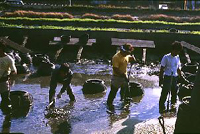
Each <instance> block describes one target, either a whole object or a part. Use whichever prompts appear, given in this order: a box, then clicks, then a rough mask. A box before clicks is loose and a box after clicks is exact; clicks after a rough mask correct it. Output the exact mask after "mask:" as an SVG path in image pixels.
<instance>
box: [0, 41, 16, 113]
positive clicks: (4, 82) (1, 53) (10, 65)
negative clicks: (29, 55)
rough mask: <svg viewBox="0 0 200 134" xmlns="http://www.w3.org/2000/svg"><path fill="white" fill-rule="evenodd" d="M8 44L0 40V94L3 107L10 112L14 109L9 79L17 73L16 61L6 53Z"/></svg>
mask: <svg viewBox="0 0 200 134" xmlns="http://www.w3.org/2000/svg"><path fill="white" fill-rule="evenodd" d="M5 49H6V45H5V43H4V42H3V40H0V94H1V109H2V110H4V111H5V112H10V111H11V109H12V106H11V100H10V83H9V79H10V77H11V76H12V75H14V74H17V69H16V66H15V61H14V59H13V58H11V56H9V55H7V54H6V53H5Z"/></svg>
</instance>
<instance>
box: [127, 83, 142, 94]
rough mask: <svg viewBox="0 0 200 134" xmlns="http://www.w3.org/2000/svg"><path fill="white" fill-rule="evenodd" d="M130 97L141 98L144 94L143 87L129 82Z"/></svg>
mask: <svg viewBox="0 0 200 134" xmlns="http://www.w3.org/2000/svg"><path fill="white" fill-rule="evenodd" d="M129 86H130V97H136V96H141V95H143V94H144V90H143V86H142V85H141V84H140V83H138V82H129Z"/></svg>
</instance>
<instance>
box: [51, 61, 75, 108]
mask: <svg viewBox="0 0 200 134" xmlns="http://www.w3.org/2000/svg"><path fill="white" fill-rule="evenodd" d="M72 74H73V72H72V71H71V70H70V69H69V65H68V64H67V63H63V64H61V65H60V66H59V67H56V68H55V69H54V70H53V73H52V75H51V81H50V90H49V103H51V102H52V101H53V102H54V103H53V105H52V106H55V93H56V87H57V84H58V83H61V84H63V86H62V88H61V90H60V92H59V93H58V95H57V98H61V95H62V93H64V92H65V90H66V91H67V94H68V95H69V98H70V101H75V96H74V94H73V93H72V89H71V86H70V83H71V80H72Z"/></svg>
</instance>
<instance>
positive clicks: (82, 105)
mask: <svg viewBox="0 0 200 134" xmlns="http://www.w3.org/2000/svg"><path fill="white" fill-rule="evenodd" d="M71 65H72V66H71V67H72V71H73V72H74V75H73V79H72V89H73V93H74V95H75V96H76V98H77V101H76V102H74V103H73V104H72V103H69V99H68V98H69V97H68V95H67V94H66V93H64V94H63V95H62V98H61V99H59V100H58V101H57V102H56V108H55V109H54V110H55V111H52V113H48V115H47V114H44V110H45V107H46V106H47V105H48V92H49V81H50V76H47V77H24V76H22V75H19V76H17V79H16V83H15V85H14V86H13V87H12V90H24V91H27V92H29V93H30V94H32V95H33V99H34V107H33V108H32V110H30V111H29V112H28V117H27V116H26V117H27V118H23V117H19V118H15V120H13V119H14V118H13V117H12V116H5V118H4V116H1V115H2V114H1V113H0V121H2V131H4V132H9V131H12V132H22V133H71V134H77V133H81V134H88V133H95V132H96V131H99V133H103V131H104V130H107V129H116V128H117V129H118V132H119V133H123V132H127V133H131V132H133V126H134V125H135V124H136V123H138V122H141V121H143V120H146V119H149V118H154V117H157V116H158V114H159V113H158V99H159V95H160V91H161V90H160V89H155V90H154V89H153V88H152V84H149V83H150V82H148V81H145V80H143V81H142V80H141V81H138V80H139V79H138V77H137V78H136V75H138V74H137V73H136V71H137V70H134V68H133V69H132V72H133V73H132V75H131V76H133V78H132V79H134V80H136V81H137V82H140V83H141V84H142V85H143V86H144V90H145V93H144V96H139V97H134V98H133V99H132V101H131V102H130V105H127V106H126V107H124V106H123V103H122V102H121V101H120V95H119V93H118V94H117V96H116V98H115V99H116V101H115V102H116V114H113V115H112V114H108V113H107V112H106V100H107V96H108V93H109V90H110V77H111V75H110V74H111V73H112V69H111V66H110V65H108V64H102V65H101V64H98V65H97V64H88V65H75V64H74V63H71ZM79 67H80V68H79ZM138 70H139V69H138ZM140 73H141V72H140ZM24 78H25V79H24ZM88 79H102V80H103V81H105V85H106V86H107V91H106V92H103V93H100V94H94V95H84V94H83V93H82V90H81V88H82V86H83V84H84V82H85V81H86V80H88ZM152 83H153V82H152ZM146 85H147V86H146ZM149 85H150V86H149ZM146 87H151V88H148V89H147V88H146ZM60 88H61V85H58V87H57V90H56V91H59V89H60ZM25 115H26V114H25ZM3 121H4V122H5V123H3ZM120 121H123V122H121V123H122V125H125V126H119V127H118V126H115V125H116V123H118V122H120ZM3 124H5V125H3ZM19 125H20V127H19ZM29 126H31V127H29ZM125 127H126V128H125ZM127 129H128V130H127ZM126 130H127V131H126ZM105 133H106V132H105Z"/></svg>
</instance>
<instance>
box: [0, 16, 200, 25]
mask: <svg viewBox="0 0 200 134" xmlns="http://www.w3.org/2000/svg"><path fill="white" fill-rule="evenodd" d="M0 20H1V21H4V20H7V21H14V20H16V21H22V22H23V21H35V22H37V21H48V22H51V21H54V22H95V23H99V22H101V23H108V22H114V23H122V24H138V23H139V24H163V25H179V26H180V25H181V26H182V25H184V26H190V25H197V26H198V25H200V22H194V23H189V22H185V23H179V22H167V21H159V20H144V21H142V20H135V21H127V20H116V19H106V20H105V19H92V18H84V19H82V18H72V19H69V18H65V19H59V18H29V17H0Z"/></svg>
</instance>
